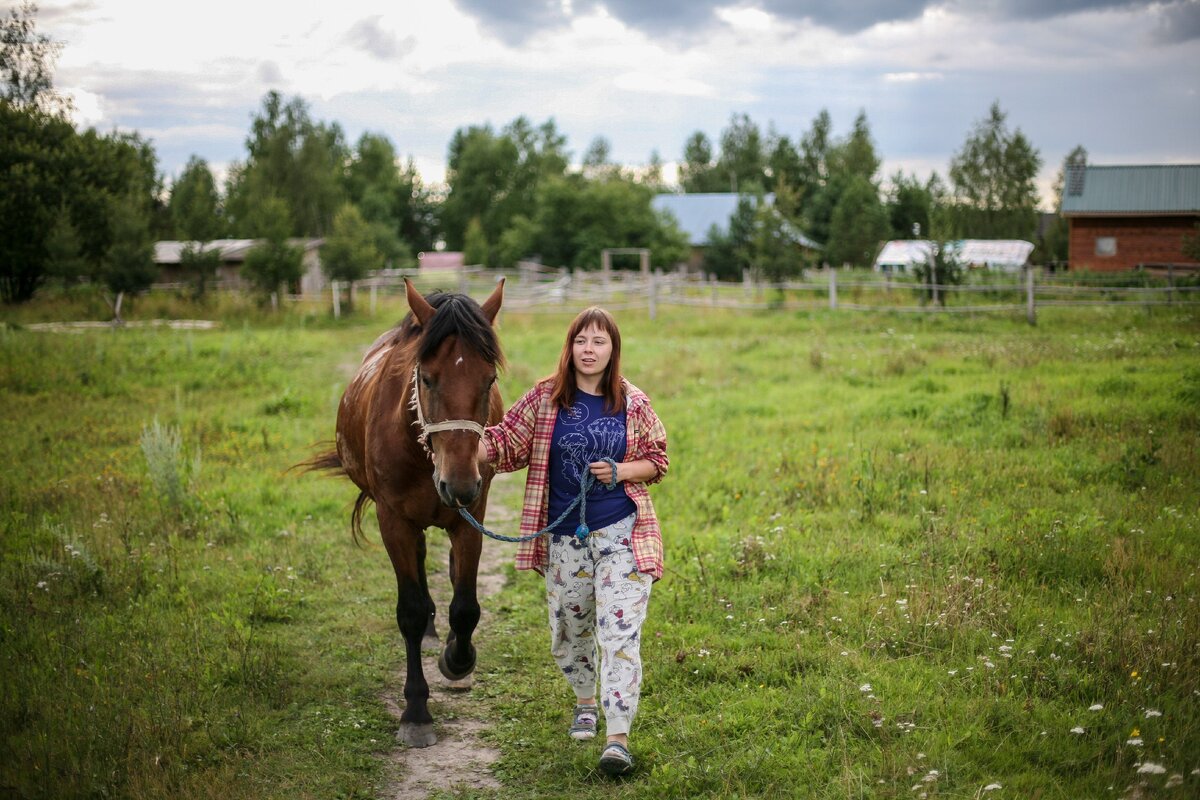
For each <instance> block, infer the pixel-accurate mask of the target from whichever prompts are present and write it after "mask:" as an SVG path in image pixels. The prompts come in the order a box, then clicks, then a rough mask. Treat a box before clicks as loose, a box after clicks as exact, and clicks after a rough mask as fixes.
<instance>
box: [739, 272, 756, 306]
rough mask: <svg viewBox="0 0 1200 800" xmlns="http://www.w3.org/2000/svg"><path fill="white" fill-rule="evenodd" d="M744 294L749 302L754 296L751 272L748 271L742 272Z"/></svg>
mask: <svg viewBox="0 0 1200 800" xmlns="http://www.w3.org/2000/svg"><path fill="white" fill-rule="evenodd" d="M742 293H743V294H744V295H746V299H747V300H749V299H750V298H751V297H752V296H753V294H754V292H753V291H752V287H751V282H750V270H748V269H743V270H742Z"/></svg>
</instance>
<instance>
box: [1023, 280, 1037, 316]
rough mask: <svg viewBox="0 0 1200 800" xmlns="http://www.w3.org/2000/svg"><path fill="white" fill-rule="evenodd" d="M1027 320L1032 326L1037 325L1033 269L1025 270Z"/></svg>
mask: <svg viewBox="0 0 1200 800" xmlns="http://www.w3.org/2000/svg"><path fill="white" fill-rule="evenodd" d="M1025 319H1027V320H1029V324H1030V325H1037V306H1036V305H1035V304H1034V300H1033V267H1027V268H1026V270H1025Z"/></svg>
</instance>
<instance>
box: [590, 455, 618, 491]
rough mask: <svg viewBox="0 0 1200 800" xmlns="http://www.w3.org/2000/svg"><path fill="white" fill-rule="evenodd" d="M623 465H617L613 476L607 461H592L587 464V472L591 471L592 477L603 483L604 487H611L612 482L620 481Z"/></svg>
mask: <svg viewBox="0 0 1200 800" xmlns="http://www.w3.org/2000/svg"><path fill="white" fill-rule="evenodd" d="M623 466H624V464H617V470H616V474H615V475H614V474H613V469H612V467H611V466H609V463H608V462H607V461H593V462H592V463H590V464H588V470H589V471H591V473H592V477H593V478H595V479H596V480H598V481H600V482H601V483H603V484H604V485H605V486H611V485H612V484H613V482H614V481H621V480H624V478H622V477H621V467H623Z"/></svg>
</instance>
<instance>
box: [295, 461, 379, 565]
mask: <svg viewBox="0 0 1200 800" xmlns="http://www.w3.org/2000/svg"><path fill="white" fill-rule="evenodd" d="M292 469H299V470H300V471H301V472H330V473H333V474H336V475H346V474H347V472H346V465H345V464H343V463H342V458H341V456H339V455H338V453H337V450H329V451H327V452H324V453H318V454H317V455H315V456H313V457H312V458H307V459H305V460H304V461H301V462H300V463H299V464H296V465H295V466H293V467H292ZM373 499H374V498H372V497H371V495H369V494H367V493H366V492H365V491H361V492H359V493H358V499H357V500H355V501H354V511H352V512H351V513H350V535H351V536H352V537H353V539H354V543H355V544H356V545H358V546H359V547H363V546H365V545H366V543H367V539H366V537H365V536H363V532H362V518H363V514H364V513H365V512H366V510H367V503H369V502H371V501H372V500H373Z"/></svg>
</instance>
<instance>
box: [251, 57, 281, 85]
mask: <svg viewBox="0 0 1200 800" xmlns="http://www.w3.org/2000/svg"><path fill="white" fill-rule="evenodd" d="M256 72H257V75H258V81H259V83H265V84H267V85H268V86H279V85H281V84H282V83H283V71H282V70H281V69H279V65H278V64H276V63H275V62H274V61H262V62H260V63H259V65H258V69H257V70H256Z"/></svg>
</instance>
